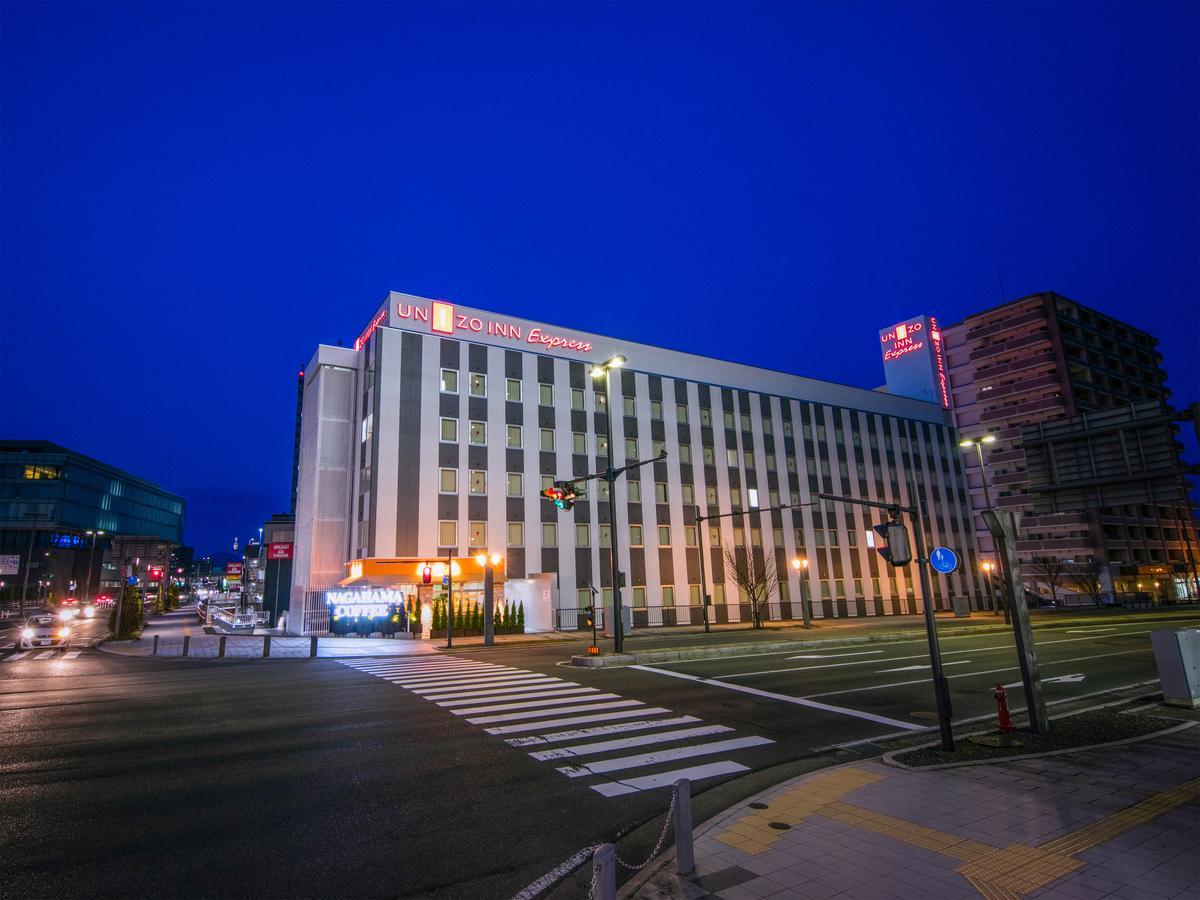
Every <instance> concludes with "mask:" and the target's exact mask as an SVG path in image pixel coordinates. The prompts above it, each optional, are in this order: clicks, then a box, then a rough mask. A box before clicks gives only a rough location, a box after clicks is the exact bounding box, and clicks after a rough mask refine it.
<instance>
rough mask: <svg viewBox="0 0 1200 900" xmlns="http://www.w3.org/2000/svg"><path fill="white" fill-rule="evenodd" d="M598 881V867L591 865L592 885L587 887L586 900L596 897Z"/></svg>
mask: <svg viewBox="0 0 1200 900" xmlns="http://www.w3.org/2000/svg"><path fill="white" fill-rule="evenodd" d="M599 880H600V867H599V866H598V865H596V864H595V863H592V883H591V884H590V885H589V886H588V892H587V895H588V900H592V898H593V897H595V896H596V883H597V882H598V881H599Z"/></svg>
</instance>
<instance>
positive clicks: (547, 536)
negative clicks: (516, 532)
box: [542, 522, 558, 547]
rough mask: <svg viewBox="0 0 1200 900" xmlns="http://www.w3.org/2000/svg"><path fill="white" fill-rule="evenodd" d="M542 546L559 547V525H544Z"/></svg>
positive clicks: (546, 523) (548, 523)
mask: <svg viewBox="0 0 1200 900" xmlns="http://www.w3.org/2000/svg"><path fill="white" fill-rule="evenodd" d="M542 546H543V547H557V546H558V525H557V524H555V523H554V522H543V523H542Z"/></svg>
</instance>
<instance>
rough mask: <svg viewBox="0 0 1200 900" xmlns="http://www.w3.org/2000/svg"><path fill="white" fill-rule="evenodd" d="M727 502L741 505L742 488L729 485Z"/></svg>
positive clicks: (732, 504)
mask: <svg viewBox="0 0 1200 900" xmlns="http://www.w3.org/2000/svg"><path fill="white" fill-rule="evenodd" d="M729 503H730V505H731V506H741V505H742V489H741V488H740V487H731V488H730V489H729Z"/></svg>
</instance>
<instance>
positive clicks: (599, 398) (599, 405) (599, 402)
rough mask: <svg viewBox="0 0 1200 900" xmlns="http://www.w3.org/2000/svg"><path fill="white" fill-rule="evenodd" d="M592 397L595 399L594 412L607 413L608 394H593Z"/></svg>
mask: <svg viewBox="0 0 1200 900" xmlns="http://www.w3.org/2000/svg"><path fill="white" fill-rule="evenodd" d="M593 396H595V398H596V412H601V413H602V412H607V411H608V394H603V393H597V394H594V395H593Z"/></svg>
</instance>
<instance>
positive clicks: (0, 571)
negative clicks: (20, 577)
mask: <svg viewBox="0 0 1200 900" xmlns="http://www.w3.org/2000/svg"><path fill="white" fill-rule="evenodd" d="M20 568H21V557H20V556H17V555H13V556H8V555H5V556H0V575H16V574H17V570H19V569H20Z"/></svg>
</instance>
